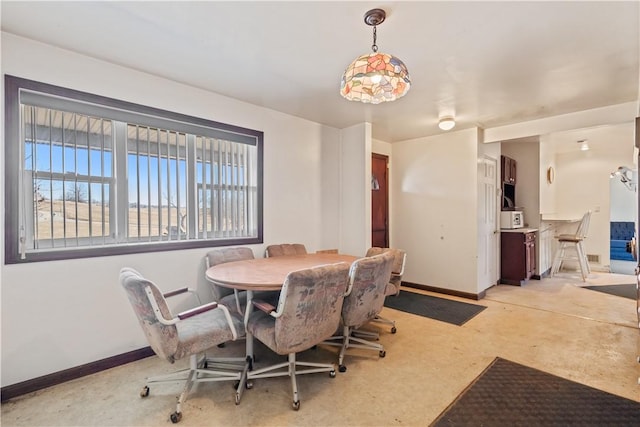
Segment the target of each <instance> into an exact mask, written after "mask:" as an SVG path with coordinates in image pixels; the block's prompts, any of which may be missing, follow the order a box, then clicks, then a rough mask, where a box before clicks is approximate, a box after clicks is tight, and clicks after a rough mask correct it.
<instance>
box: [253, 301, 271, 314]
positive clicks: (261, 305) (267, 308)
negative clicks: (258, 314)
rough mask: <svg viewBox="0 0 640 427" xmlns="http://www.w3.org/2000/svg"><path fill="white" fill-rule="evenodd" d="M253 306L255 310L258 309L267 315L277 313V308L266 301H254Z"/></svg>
mask: <svg viewBox="0 0 640 427" xmlns="http://www.w3.org/2000/svg"><path fill="white" fill-rule="evenodd" d="M251 304H253V306H254V307H255V308H257V309H258V310H260V311H264V312H265V313H267V314H271V313H273V312H274V311H276V308H275V307H274V306H273V305H271V304H269V303H268V302H266V301H262V300H259V299H254V300H252V301H251Z"/></svg>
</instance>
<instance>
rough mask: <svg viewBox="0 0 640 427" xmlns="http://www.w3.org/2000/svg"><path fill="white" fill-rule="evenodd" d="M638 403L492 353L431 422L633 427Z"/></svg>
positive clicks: (438, 425)
mask: <svg viewBox="0 0 640 427" xmlns="http://www.w3.org/2000/svg"><path fill="white" fill-rule="evenodd" d="M639 421H640V403H638V402H635V401H633V400H630V399H625V398H623V397H619V396H616V395H613V394H610V393H607V392H604V391H601V390H597V389H595V388H591V387H588V386H585V385H583V384H578V383H576V382H573V381H569V380H566V379H564V378H560V377H557V376H555V375H551V374H548V373H546V372H542V371H539V370H537V369H533V368H529V367H527V366H523V365H520V364H518V363H514V362H510V361H508V360H505V359H501V358H499V357H497V358H496V359H495V360H494V361H493V362H492V363H491V364H490V365H489V367H488V368H487V369H485V371H484V372H483V373H482V374H480V376H479V377H478V378H476V380H475V381H474V382H472V383H471V385H470V386H469V387H467V389H466V390H465V391H463V392H462V393H461V394H460V396H458V397H457V398H456V400H455V401H454V402H453V403H452V404H451V405H449V407H448V408H447V409H445V411H444V412H443V413H442V414H440V416H438V418H437V419H436V420H435V421H434V422H433V423H431V426H433V427H445V426H500V427H502V426H598V427H600V426H634V425H635V426H637V425H638V422H639Z"/></svg>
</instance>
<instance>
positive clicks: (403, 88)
mask: <svg viewBox="0 0 640 427" xmlns="http://www.w3.org/2000/svg"><path fill="white" fill-rule="evenodd" d="M386 16H387V14H386V12H385V11H384V10H382V9H371V10H370V11H368V12H367V13H365V14H364V22H365V24H367V25H370V26H372V27H373V45H372V46H371V49H372V50H373V53H368V54H364V55H361V56H359V57H357V58H356V59H355V60H354V61H353V62H352V63H351V64H350V65H349V66H348V67H347V69H346V70H345V71H344V74H343V75H342V83H341V84H340V95H342V96H343V97H345V98H346V99H348V100H349V101H360V102H364V103H371V104H379V103H381V102H387V101H395V100H396V99H398V98H401V97H403V96H404V95H406V94H407V92H408V91H409V87H410V86H411V80H410V79H409V71H407V66H406V65H404V62H402V61H401V60H400V59H398V58H396V57H395V56H393V55H389V54H388V53H379V52H378V45H376V38H377V34H376V27H377V26H378V25H380V24H382V23H383V22H384V20H385V18H386Z"/></svg>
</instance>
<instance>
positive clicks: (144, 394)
mask: <svg viewBox="0 0 640 427" xmlns="http://www.w3.org/2000/svg"><path fill="white" fill-rule="evenodd" d="M147 396H149V386H147V385H146V386H144V387H142V390H140V397H147Z"/></svg>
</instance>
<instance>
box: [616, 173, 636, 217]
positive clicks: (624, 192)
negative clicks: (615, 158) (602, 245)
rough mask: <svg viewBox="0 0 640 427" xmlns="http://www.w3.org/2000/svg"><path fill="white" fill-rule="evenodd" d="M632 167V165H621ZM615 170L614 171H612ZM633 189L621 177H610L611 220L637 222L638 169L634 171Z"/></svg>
mask: <svg viewBox="0 0 640 427" xmlns="http://www.w3.org/2000/svg"><path fill="white" fill-rule="evenodd" d="M620 166H627V167H628V168H631V167H632V165H620ZM612 172H613V171H612ZM633 182H634V183H635V186H634V187H633V190H629V189H628V188H627V187H626V186H625V185H624V184H623V183H622V181H620V179H619V178H617V177H616V178H611V179H609V191H610V192H611V193H610V194H611V197H610V203H611V206H609V213H610V220H611V221H626V222H636V221H637V219H638V187H637V184H638V171H637V170H634V171H633Z"/></svg>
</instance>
